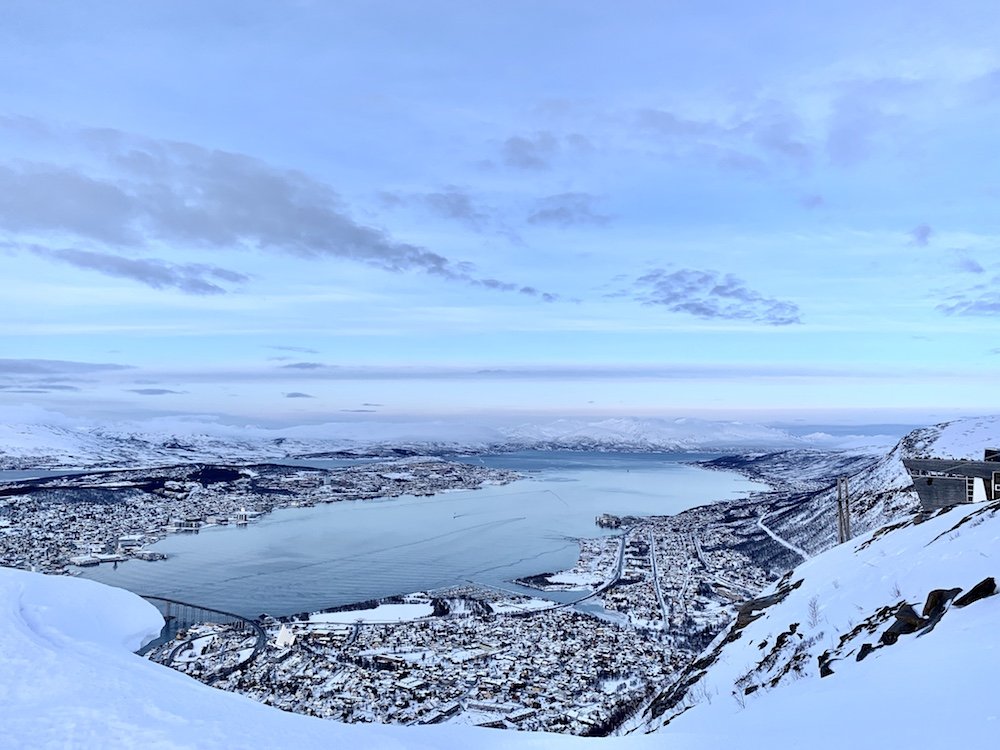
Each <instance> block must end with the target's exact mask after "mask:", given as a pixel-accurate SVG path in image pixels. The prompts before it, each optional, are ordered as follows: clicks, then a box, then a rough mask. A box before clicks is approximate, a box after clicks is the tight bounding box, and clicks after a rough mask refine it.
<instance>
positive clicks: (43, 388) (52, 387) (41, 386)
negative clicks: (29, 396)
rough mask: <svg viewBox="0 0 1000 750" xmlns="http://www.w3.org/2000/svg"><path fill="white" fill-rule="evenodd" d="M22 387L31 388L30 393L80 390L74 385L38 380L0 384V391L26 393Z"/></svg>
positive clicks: (73, 391)
mask: <svg viewBox="0 0 1000 750" xmlns="http://www.w3.org/2000/svg"><path fill="white" fill-rule="evenodd" d="M23 388H31V392H32V393H76V392H78V391H80V388H78V387H77V386H75V385H64V384H47V383H43V382H38V381H33V382H30V383H22V384H20V385H0V391H7V392H8V393H26V392H27V391H25V390H19V389H23Z"/></svg>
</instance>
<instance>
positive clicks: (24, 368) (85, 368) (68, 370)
mask: <svg viewBox="0 0 1000 750" xmlns="http://www.w3.org/2000/svg"><path fill="white" fill-rule="evenodd" d="M130 369H133V368H132V366H131V365H121V364H113V363H108V362H74V361H71V360H62V359H0V376H11V375H54V376H64V375H65V376H69V375H79V374H81V373H98V372H108V371H112V370H130Z"/></svg>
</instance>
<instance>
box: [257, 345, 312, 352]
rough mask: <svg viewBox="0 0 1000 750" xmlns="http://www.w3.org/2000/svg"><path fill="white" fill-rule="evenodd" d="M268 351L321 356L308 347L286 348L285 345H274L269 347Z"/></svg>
mask: <svg viewBox="0 0 1000 750" xmlns="http://www.w3.org/2000/svg"><path fill="white" fill-rule="evenodd" d="M267 348H268V349H274V350H276V351H279V352H296V353H298V354H319V352H318V351H317V350H316V349H310V348H309V347H308V346H285V345H272V346H268V347H267Z"/></svg>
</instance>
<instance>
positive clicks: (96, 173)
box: [0, 123, 547, 294]
mask: <svg viewBox="0 0 1000 750" xmlns="http://www.w3.org/2000/svg"><path fill="white" fill-rule="evenodd" d="M0 127H2V123H0ZM53 137H54V138H55V136H53ZM58 137H59V138H61V139H62V140H68V141H70V142H72V143H75V144H76V145H79V144H81V143H82V144H84V145H85V147H86V148H87V149H88V150H89V158H90V162H91V163H87V164H85V165H82V166H74V167H63V166H54V165H52V164H45V163H36V162H27V161H18V162H13V163H8V164H0V230H6V231H7V232H8V233H12V234H14V235H15V237H16V236H17V235H19V234H20V235H22V236H23V235H30V239H27V238H26V239H24V241H23V242H22V243H19V244H23V243H24V242H35V243H39V242H41V243H42V244H44V245H48V244H49V243H48V242H47V241H46V240H43V239H42V237H44V236H45V235H50V236H55V235H59V236H60V237H63V238H65V236H66V235H70V236H71V237H72V238H73V239H72V241H71V242H72V245H73V246H75V247H80V246H83V249H80V250H72V251H63V250H55V249H53V250H51V251H50V253H49V256H48V257H50V258H52V259H53V260H61V261H63V262H71V263H74V264H76V265H78V266H80V267H86V268H88V269H90V270H94V271H97V272H101V273H106V274H110V275H116V276H119V277H127V278H133V279H136V280H139V281H142V282H143V283H150V281H152V282H153V283H154V284H158V285H160V287H161V288H162V287H172V288H176V289H180V290H182V291H186V292H190V293H195V294H214V293H218V292H219V291H222V290H223V287H222V286H221V285H220V284H218V283H217V282H218V281H228V282H233V283H238V282H240V281H243V280H245V279H246V277H245V275H243V274H240V273H238V272H236V271H229V270H227V269H222V268H218V267H217V266H214V265H206V266H204V267H201V266H199V267H192V266H187V265H176V266H171V265H170V264H169V263H166V262H165V261H162V260H158V259H156V258H149V257H139V258H138V259H136V256H148V255H150V254H153V253H152V252H151V250H150V248H151V247H162V246H168V247H171V246H172V247H180V248H185V249H187V250H204V251H222V250H233V249H255V250H262V251H269V252H278V253H285V254H289V255H294V256H297V257H300V258H307V259H309V258H312V259H315V258H338V259H343V260H349V261H354V262H357V263H362V264H365V265H369V266H373V267H375V268H379V269H382V270H385V271H389V272H394V273H400V272H423V273H427V274H431V275H433V276H437V277H439V278H444V279H448V280H452V281H458V282H463V283H474V282H476V281H477V280H478V275H477V274H476V272H475V269H474V268H473V267H472V266H470V265H468V264H463V263H461V262H457V261H453V260H451V259H449V258H447V257H445V256H443V255H441V254H439V253H436V252H434V251H433V250H430V249H428V248H425V247H421V246H419V245H416V244H412V243H408V242H402V241H399V240H397V239H395V238H393V237H392V236H391V235H390V234H389V233H387V232H386V231H384V230H383V229H380V228H377V227H373V226H367V225H365V224H363V223H360V222H359V221H357V220H355V219H354V218H353V217H352V216H351V215H350V213H349V211H348V209H347V208H346V207H345V206H344V205H343V203H342V201H341V200H340V198H339V196H338V195H337V193H336V191H334V189H333V188H332V187H331V186H330V185H328V184H326V183H324V182H321V181H319V180H316V179H314V178H312V177H310V176H309V175H307V174H305V173H303V172H301V171H298V170H294V169H284V168H280V167H275V166H273V165H270V164H267V163H265V162H263V161H260V160H258V159H255V158H253V157H250V156H247V155H244V154H238V153H231V152H226V151H220V150H213V149H207V148H203V147H201V146H196V145H193V144H189V143H177V142H168V141H155V140H151V139H144V138H139V137H136V136H131V135H129V134H126V133H123V132H121V131H116V130H111V129H89V130H82V131H76V132H74V133H69V134H66V133H63V134H61V135H60V136H58ZM532 142H533V143H535V147H536V149H537V150H538V151H539V153H541V152H543V151H544V150H545V143H546V142H547V141H546V139H545V138H541V139H538V140H537V141H532ZM57 145H61V144H57ZM512 148H513V151H514V152H516V151H517V148H516V146H515V147H512ZM524 158H528V157H524ZM426 200H427V201H428V202H429V205H431V206H432V207H433V208H434V210H436V211H438V212H440V213H442V214H446V215H450V216H452V217H454V218H463V219H464V220H472V221H474V220H477V219H476V217H477V214H478V213H479V209H478V208H476V207H475V206H474V205H472V203H471V200H470V201H465V200H464V198H463V194H462V193H461V192H460V191H458V190H457V189H455V190H448V189H446V190H444V191H441V192H439V193H431V194H428V196H427V197H426ZM63 242H65V240H63ZM93 244H96V245H99V246H100V248H99V249H100V251H101V252H100V253H96V255H97V256H100V257H95V256H87V255H81V253H86V252H90V248H89V247H87V246H88V245H93ZM116 256H117V257H120V258H121V259H120V260H116V259H115V258H116ZM136 264H138V265H136Z"/></svg>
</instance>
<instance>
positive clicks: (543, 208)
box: [528, 193, 611, 227]
mask: <svg viewBox="0 0 1000 750" xmlns="http://www.w3.org/2000/svg"><path fill="white" fill-rule="evenodd" d="M596 204H597V198H596V197H595V196H593V195H590V194H589V193H559V194H558V195H550V196H548V197H545V198H542V199H541V200H540V201H538V202H537V203H536V204H535V207H534V209H533V210H532V212H531V213H530V214H528V223H529V224H554V225H556V226H561V227H568V226H573V225H578V224H607V223H608V221H610V220H611V217H610V216H608V215H607V214H603V213H601V212H600V211H599V210H598V209H597V206H596Z"/></svg>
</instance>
